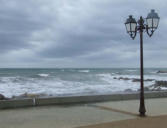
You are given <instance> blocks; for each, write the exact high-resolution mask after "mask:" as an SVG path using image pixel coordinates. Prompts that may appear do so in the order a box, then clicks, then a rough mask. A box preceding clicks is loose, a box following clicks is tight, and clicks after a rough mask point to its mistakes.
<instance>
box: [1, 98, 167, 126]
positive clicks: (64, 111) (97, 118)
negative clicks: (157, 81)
mask: <svg viewBox="0 0 167 128" xmlns="http://www.w3.org/2000/svg"><path fill="white" fill-rule="evenodd" d="M138 108H139V100H126V101H109V102H99V103H88V104H80V105H55V106H43V107H42V106H40V107H29V108H18V109H5V110H0V128H107V127H110V126H112V127H117V128H118V126H119V127H120V128H123V127H125V126H126V127H127V128H128V127H129V128H132V127H133V128H134V127H136V128H137V126H136V125H140V124H144V125H146V126H143V125H142V127H143V128H145V127H147V128H149V127H151V126H152V125H153V124H154V123H155V125H154V126H156V125H157V124H158V125H157V126H159V125H161V128H163V127H165V126H166V125H167V121H166V120H167V116H166V115H167V98H154V99H147V100H146V110H147V113H146V114H147V117H144V118H140V117H139V116H138ZM158 121H159V123H160V124H159V123H158ZM142 122H144V123H142ZM151 124H152V125H151ZM149 125H150V126H149ZM153 128H154V127H153Z"/></svg>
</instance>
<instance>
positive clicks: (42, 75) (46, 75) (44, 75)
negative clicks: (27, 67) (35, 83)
mask: <svg viewBox="0 0 167 128" xmlns="http://www.w3.org/2000/svg"><path fill="white" fill-rule="evenodd" d="M38 76H41V77H48V76H49V74H44V73H41V74H38Z"/></svg>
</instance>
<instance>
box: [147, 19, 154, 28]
mask: <svg viewBox="0 0 167 128" xmlns="http://www.w3.org/2000/svg"><path fill="white" fill-rule="evenodd" d="M146 21H147V25H148V28H152V25H153V23H152V21H153V20H152V18H149V19H146Z"/></svg>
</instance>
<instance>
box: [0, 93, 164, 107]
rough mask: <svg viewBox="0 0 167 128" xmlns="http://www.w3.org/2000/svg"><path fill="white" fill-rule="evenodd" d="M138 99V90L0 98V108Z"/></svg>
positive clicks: (147, 96)
mask: <svg viewBox="0 0 167 128" xmlns="http://www.w3.org/2000/svg"><path fill="white" fill-rule="evenodd" d="M163 97H164V98H165V97H167V91H159V92H157V91H156V92H145V98H147V99H148V98H163ZM135 99H139V92H135V93H127V94H122V93H120V94H110V95H93V96H67V97H47V98H26V99H12V100H1V101H0V109H7V108H20V107H33V106H44V105H66V104H82V103H90V102H103V101H121V100H135Z"/></svg>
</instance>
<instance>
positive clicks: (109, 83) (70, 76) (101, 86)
mask: <svg viewBox="0 0 167 128" xmlns="http://www.w3.org/2000/svg"><path fill="white" fill-rule="evenodd" d="M159 70H165V71H167V69H165V68H164V69H162V68H145V69H144V79H155V80H153V81H145V82H144V86H150V85H152V84H154V83H155V81H156V80H163V81H165V80H167V74H166V73H157V72H158V71H159ZM120 77H123V78H130V79H132V78H133V79H134V78H140V69H139V68H54V69H43V68H42V69H39V68H38V69H35V68H32V69H30V68H27V69H26V68H18V69H17V68H13V69H0V94H3V95H4V96H6V97H9V98H10V97H12V96H19V95H22V94H24V93H29V94H45V95H48V96H75V95H77V96H78V95H81V96H82V95H101V94H102V95H103V94H113V93H124V92H126V91H127V90H131V91H132V92H133V91H138V90H139V88H140V82H133V81H132V80H124V79H118V78H120ZM165 89H166V90H167V88H164V90H165Z"/></svg>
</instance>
